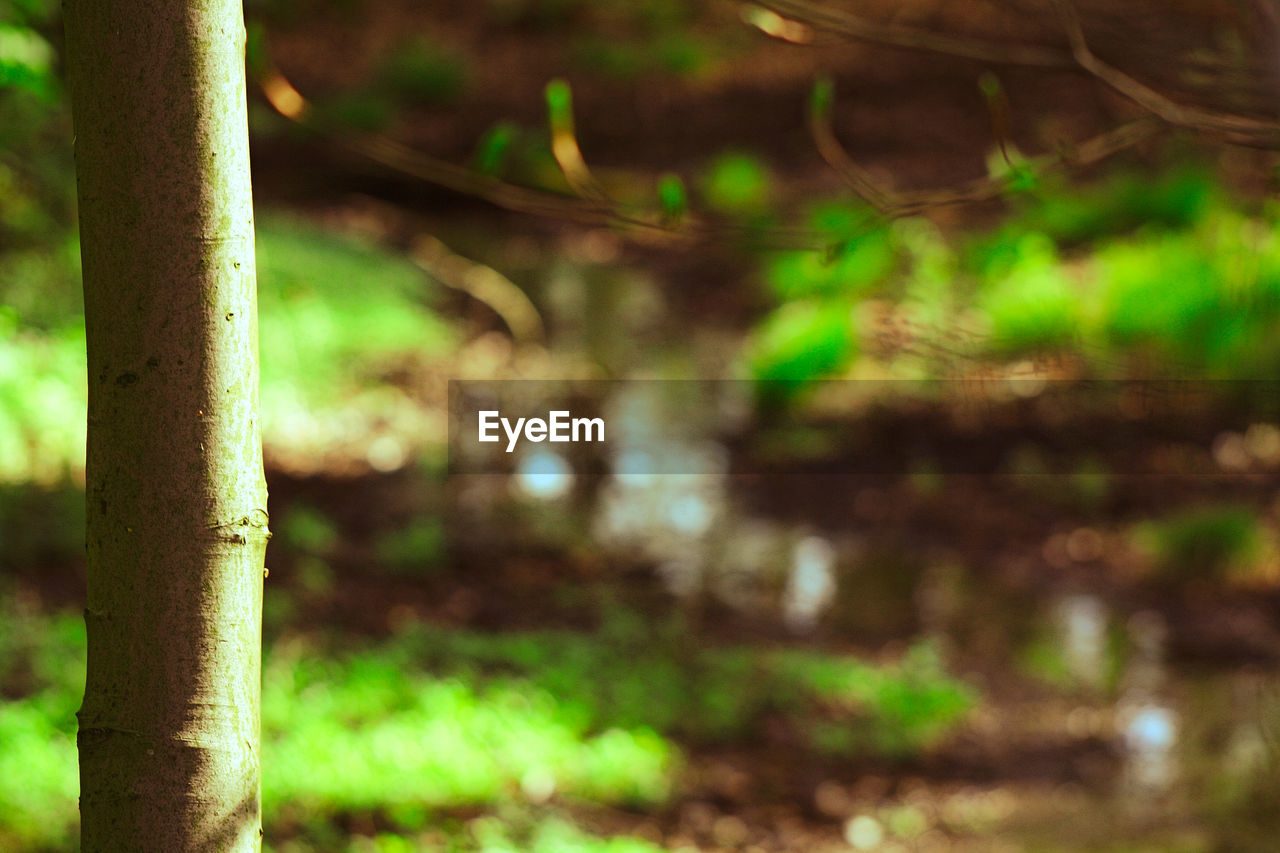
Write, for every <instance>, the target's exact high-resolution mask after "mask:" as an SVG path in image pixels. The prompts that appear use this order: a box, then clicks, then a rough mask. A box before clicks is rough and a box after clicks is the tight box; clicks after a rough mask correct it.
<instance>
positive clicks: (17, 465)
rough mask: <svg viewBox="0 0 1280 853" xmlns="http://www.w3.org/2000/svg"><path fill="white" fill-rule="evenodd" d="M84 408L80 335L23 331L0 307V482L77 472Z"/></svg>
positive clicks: (46, 479) (51, 479)
mask: <svg viewBox="0 0 1280 853" xmlns="http://www.w3.org/2000/svg"><path fill="white" fill-rule="evenodd" d="M86 406H87V390H86V386H85V355H84V331H83V330H82V329H78V328H75V327H70V328H67V329H65V330H62V331H58V332H55V333H50V334H42V333H40V332H37V331H35V330H31V329H25V328H22V327H21V326H19V318H18V316H17V313H16V312H15V311H13V310H12V309H7V308H5V307H3V306H0V483H4V482H9V483H16V482H22V481H34V482H36V483H43V484H48V485H51V484H55V483H59V482H62V481H65V480H66V479H68V478H69V477H70V476H71V475H72V474H73V473H74V472H77V471H80V470H83V468H84V447H85V417H86V415H85V411H86Z"/></svg>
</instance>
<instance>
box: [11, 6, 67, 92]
mask: <svg viewBox="0 0 1280 853" xmlns="http://www.w3.org/2000/svg"><path fill="white" fill-rule="evenodd" d="M5 5H7V4H5ZM9 87H14V88H21V89H25V90H26V91H28V92H30V93H32V94H34V95H36V96H37V97H39V98H41V99H42V100H44V101H52V100H54V99H55V98H56V97H57V96H58V93H59V91H60V87H59V85H58V81H57V76H56V75H55V73H54V52H53V46H52V45H50V44H49V42H48V41H46V40H45V39H44V37H43V36H41V35H40V34H39V33H38V32H37V31H36V30H35V29H33V28H31V27H30V26H24V25H22V24H14V23H9V22H7V21H0V90H3V89H6V88H9Z"/></svg>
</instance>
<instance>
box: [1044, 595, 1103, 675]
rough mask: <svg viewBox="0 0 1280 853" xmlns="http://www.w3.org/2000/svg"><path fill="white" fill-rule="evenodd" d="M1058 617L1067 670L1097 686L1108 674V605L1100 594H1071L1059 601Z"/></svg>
mask: <svg viewBox="0 0 1280 853" xmlns="http://www.w3.org/2000/svg"><path fill="white" fill-rule="evenodd" d="M1056 615H1057V619H1058V624H1059V630H1060V632H1061V635H1062V650H1063V656H1064V659H1065V663H1066V666H1067V671H1068V672H1069V673H1070V675H1071V677H1072V678H1073V680H1075V681H1076V682H1078V683H1080V684H1084V685H1087V686H1088V687H1091V688H1094V689H1097V688H1099V687H1101V686H1102V682H1103V677H1104V676H1105V674H1106V663H1107V659H1106V646H1107V608H1106V606H1105V605H1104V604H1103V603H1102V601H1101V599H1099V598H1098V597H1097V596H1096V595H1088V594H1079V595H1070V596H1067V597H1066V598H1064V599H1062V600H1061V601H1059V602H1058V607H1057V613H1056Z"/></svg>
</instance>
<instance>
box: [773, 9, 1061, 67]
mask: <svg viewBox="0 0 1280 853" xmlns="http://www.w3.org/2000/svg"><path fill="white" fill-rule="evenodd" d="M752 3H754V4H755V5H757V6H763V7H764V8H766V9H769V10H770V11H772V12H774V13H776V14H778V15H782V16H783V17H785V18H791V19H794V20H797V21H800V22H802V23H806V24H809V25H811V26H813V27H816V28H818V29H820V30H825V31H826V32H829V33H834V34H836V35H842V36H847V37H848V38H851V39H854V40H855V41H862V42H870V43H873V44H882V45H886V46H888V47H899V48H903V49H905V50H918V51H921V52H923V53H940V54H945V55H947V56H957V57H961V58H963V59H976V60H978V61H980V62H989V63H992V64H996V65H1027V66H1032V67H1036V68H1073V67H1075V65H1076V62H1075V59H1074V58H1073V57H1072V55H1071V54H1070V53H1068V52H1067V51H1064V50H1062V49H1061V48H1056V47H1045V46H1041V45H1030V44H1007V43H1004V42H998V41H988V40H986V39H979V38H971V37H969V36H957V35H950V34H947V33H940V32H936V31H934V30H926V29H921V28H918V27H908V26H903V25H901V24H882V23H879V22H877V21H869V20H867V19H866V18H860V17H858V16H857V15H852V14H850V13H848V12H844V11H841V10H838V9H832V8H829V7H826V6H823V5H821V4H819V3H810V2H807V0H752Z"/></svg>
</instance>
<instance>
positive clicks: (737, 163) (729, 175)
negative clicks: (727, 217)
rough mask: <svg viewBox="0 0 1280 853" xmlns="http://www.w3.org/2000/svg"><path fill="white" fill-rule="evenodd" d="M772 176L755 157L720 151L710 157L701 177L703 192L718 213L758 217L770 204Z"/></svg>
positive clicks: (708, 202)
mask: <svg viewBox="0 0 1280 853" xmlns="http://www.w3.org/2000/svg"><path fill="white" fill-rule="evenodd" d="M772 194H773V179H772V177H771V176H770V175H769V172H768V170H767V169H766V168H765V165H764V164H763V163H762V162H761V161H760V160H759V159H757V158H756V157H753V156H751V155H750V154H745V153H741V152H729V153H726V154H722V155H720V156H719V157H717V158H716V159H715V160H713V161H712V162H711V164H710V166H709V167H708V168H707V173H706V176H705V178H704V179H703V186H702V195H703V197H704V198H705V199H706V202H707V204H708V205H709V206H710V207H711V208H712V209H714V210H717V211H720V212H721V213H727V214H732V215H735V216H760V215H762V214H764V213H765V212H766V211H767V210H768V207H769V201H770V198H771V196H772Z"/></svg>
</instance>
